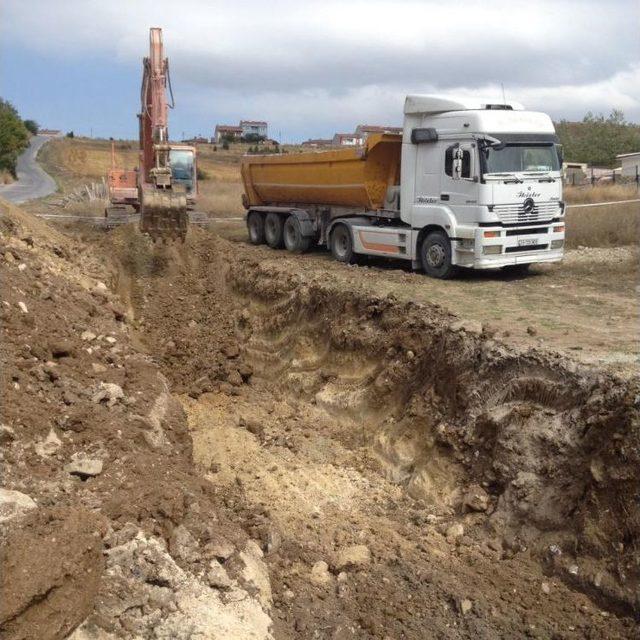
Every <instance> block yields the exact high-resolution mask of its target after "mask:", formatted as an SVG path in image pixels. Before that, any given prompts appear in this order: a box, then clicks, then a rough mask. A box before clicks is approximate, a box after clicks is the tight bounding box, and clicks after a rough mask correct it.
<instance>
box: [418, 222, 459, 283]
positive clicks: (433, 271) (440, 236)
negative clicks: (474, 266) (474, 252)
mask: <svg viewBox="0 0 640 640" xmlns="http://www.w3.org/2000/svg"><path fill="white" fill-rule="evenodd" d="M420 262H421V263H422V269H423V270H424V272H425V273H426V274H427V275H429V276H431V277H432V278H440V279H441V280H447V279H448V278H452V277H453V276H455V274H456V272H457V269H456V267H455V266H454V265H452V264H451V241H450V240H449V238H448V237H447V234H446V233H444V232H443V231H432V232H431V233H429V234H428V235H427V236H426V237H425V238H424V240H423V241H422V244H421V245H420Z"/></svg>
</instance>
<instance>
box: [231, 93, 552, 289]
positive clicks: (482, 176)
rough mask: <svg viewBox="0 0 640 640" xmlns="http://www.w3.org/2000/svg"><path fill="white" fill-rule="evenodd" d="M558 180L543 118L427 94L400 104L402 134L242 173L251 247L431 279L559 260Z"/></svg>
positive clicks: (265, 162)
mask: <svg viewBox="0 0 640 640" xmlns="http://www.w3.org/2000/svg"><path fill="white" fill-rule="evenodd" d="M561 171H562V158H561V149H560V145H559V144H558V138H557V136H556V134H555V130H554V126H553V122H552V121H551V118H550V117H549V116H548V115H546V114H544V113H540V112H535V111H526V110H525V109H524V107H523V106H522V105H520V104H518V103H515V102H500V103H496V102H491V101H487V100H484V101H483V100H477V99H455V98H449V97H442V96H430V95H410V96H407V98H406V100H405V106H404V126H403V132H402V134H401V135H400V134H392V133H379V134H372V135H370V136H369V137H368V138H367V140H366V142H365V143H364V145H362V146H359V147H347V148H336V149H331V150H329V151H311V152H303V153H298V154H282V155H250V156H249V155H248V156H244V157H243V158H242V164H241V173H242V180H243V184H244V190H245V193H244V195H243V204H244V206H245V208H246V211H247V213H246V224H247V229H248V235H249V241H250V242H251V243H252V244H263V243H266V244H267V245H269V246H270V247H272V248H273V249H281V248H286V249H288V250H289V251H292V252H297V253H301V252H304V251H307V250H308V249H310V248H311V247H312V246H316V245H320V246H325V247H327V248H328V249H329V250H330V251H331V252H332V254H333V256H334V258H335V259H336V260H339V261H340V262H346V263H350V262H353V261H355V260H356V259H357V258H358V256H383V257H388V258H395V259H400V260H406V261H409V262H410V263H411V265H412V267H413V268H414V269H422V270H423V271H424V272H426V273H427V274H428V275H430V276H432V277H436V278H450V277H452V276H453V275H455V273H456V271H457V270H458V269H459V268H461V267H467V268H473V269H491V268H504V269H508V270H511V271H515V272H522V271H525V270H526V269H527V268H528V267H529V265H530V264H532V263H540V262H557V261H560V260H561V259H562V257H563V251H564V232H565V227H564V202H563V200H562V174H561Z"/></svg>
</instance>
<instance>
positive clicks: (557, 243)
mask: <svg viewBox="0 0 640 640" xmlns="http://www.w3.org/2000/svg"><path fill="white" fill-rule="evenodd" d="M562 247H564V240H552V241H551V248H552V249H562Z"/></svg>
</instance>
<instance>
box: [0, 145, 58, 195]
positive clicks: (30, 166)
mask: <svg viewBox="0 0 640 640" xmlns="http://www.w3.org/2000/svg"><path fill="white" fill-rule="evenodd" d="M48 140H51V137H50V136H33V138H31V144H30V145H29V147H28V148H27V149H26V150H25V151H24V153H23V154H22V155H21V156H20V157H19V158H18V166H17V172H18V181H17V182H14V183H13V184H4V185H0V198H4V199H5V200H9V201H10V202H14V203H15V204H19V203H21V202H26V201H27V200H33V199H34V198H44V197H45V196H48V195H49V194H50V193H53V192H54V191H55V190H56V189H57V186H56V183H55V181H54V180H53V178H52V177H51V176H50V175H49V174H48V173H46V171H45V170H44V169H43V168H42V167H41V166H40V165H39V164H38V163H37V162H36V156H37V155H38V151H39V150H40V148H41V147H42V145H43V144H44V143H45V142H47V141H48Z"/></svg>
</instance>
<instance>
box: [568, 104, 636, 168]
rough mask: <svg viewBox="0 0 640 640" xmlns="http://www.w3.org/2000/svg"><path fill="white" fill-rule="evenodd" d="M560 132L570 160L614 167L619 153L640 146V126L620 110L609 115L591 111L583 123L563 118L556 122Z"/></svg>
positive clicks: (630, 150) (632, 150) (631, 150)
mask: <svg viewBox="0 0 640 640" xmlns="http://www.w3.org/2000/svg"><path fill="white" fill-rule="evenodd" d="M556 131H557V133H558V137H559V138H560V142H561V143H562V146H563V151H564V158H565V160H567V161H569V162H587V163H589V164H591V165H596V166H605V167H613V166H614V165H615V163H616V155H618V154H621V153H632V152H634V151H638V149H640V126H638V125H636V124H632V123H630V122H627V121H626V120H625V117H624V114H623V113H622V111H619V110H617V109H614V110H613V111H612V112H611V113H610V114H609V116H608V117H607V118H605V117H604V116H603V115H602V114H598V115H594V114H593V113H591V112H589V113H587V114H586V115H585V117H584V118H583V119H582V122H567V121H566V120H563V121H561V122H559V123H558V124H557V125H556Z"/></svg>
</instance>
